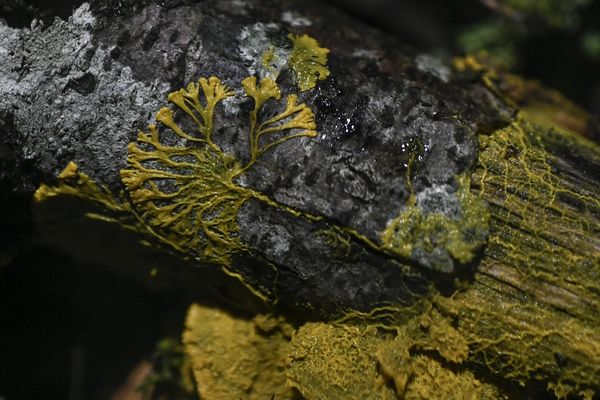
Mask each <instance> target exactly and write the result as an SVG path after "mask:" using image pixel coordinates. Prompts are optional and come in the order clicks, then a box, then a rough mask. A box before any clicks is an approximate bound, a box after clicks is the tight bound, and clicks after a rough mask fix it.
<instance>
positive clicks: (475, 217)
mask: <svg viewBox="0 0 600 400" xmlns="http://www.w3.org/2000/svg"><path fill="white" fill-rule="evenodd" d="M457 179H458V182H459V189H458V191H457V192H456V195H457V197H458V199H459V201H460V205H461V212H462V213H461V216H460V218H458V219H453V218H449V217H446V216H445V215H443V214H440V213H431V214H427V215H424V214H423V211H422V209H421V208H420V207H418V206H417V205H415V204H408V205H406V206H405V208H404V210H403V211H401V212H400V214H399V215H398V216H397V217H396V218H394V219H393V220H392V221H390V223H389V224H388V226H387V227H386V229H385V231H383V233H382V234H381V241H382V247H383V248H384V249H385V250H387V251H389V252H391V253H395V254H399V255H401V256H403V257H406V258H410V257H411V256H412V255H413V252H414V251H415V250H423V251H425V252H427V253H431V252H432V251H433V249H434V248H436V247H443V248H445V249H446V250H447V251H448V253H449V254H450V255H451V256H452V257H453V258H454V259H456V260H458V261H459V262H460V263H463V264H464V263H467V262H469V261H471V260H472V259H473V257H474V256H475V252H476V250H478V249H479V248H480V247H481V246H482V245H483V244H484V243H485V234H484V232H486V231H487V228H488V220H489V212H488V211H487V208H486V206H485V203H484V202H483V201H481V199H480V198H478V197H477V196H475V195H473V194H472V193H471V192H470V184H469V182H470V181H469V178H468V176H467V175H462V176H459V177H458V178H457Z"/></svg>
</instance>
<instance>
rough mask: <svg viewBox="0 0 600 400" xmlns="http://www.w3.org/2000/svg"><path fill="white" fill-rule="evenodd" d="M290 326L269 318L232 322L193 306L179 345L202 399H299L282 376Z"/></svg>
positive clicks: (223, 315)
mask: <svg viewBox="0 0 600 400" xmlns="http://www.w3.org/2000/svg"><path fill="white" fill-rule="evenodd" d="M291 332H292V327H291V326H290V325H289V324H287V323H286V322H285V321H283V320H281V319H278V318H276V317H273V316H268V315H258V316H256V317H255V318H254V319H253V320H245V319H242V318H236V317H234V316H232V315H229V314H227V313H226V312H224V311H220V310H217V309H213V308H208V307H203V306H200V305H192V306H191V307H190V309H189V311H188V315H187V320H186V330H185V333H184V335H183V342H184V345H185V349H186V353H187V354H188V355H189V357H190V362H191V365H192V370H193V373H194V377H195V379H196V383H197V387H198V391H199V395H200V398H202V399H206V400H211V399H215V400H221V399H249V400H265V399H271V398H275V399H282V400H286V399H288V400H291V399H298V396H297V394H296V392H295V391H294V390H293V389H292V388H291V387H290V386H288V385H287V383H286V377H285V374H284V372H283V368H284V363H283V360H284V354H285V352H286V351H287V347H288V345H289V340H290V336H291Z"/></svg>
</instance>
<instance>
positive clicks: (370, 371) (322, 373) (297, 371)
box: [286, 309, 501, 399]
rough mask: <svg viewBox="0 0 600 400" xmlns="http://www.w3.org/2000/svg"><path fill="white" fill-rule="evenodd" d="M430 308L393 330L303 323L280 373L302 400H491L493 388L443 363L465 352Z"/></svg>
mask: <svg viewBox="0 0 600 400" xmlns="http://www.w3.org/2000/svg"><path fill="white" fill-rule="evenodd" d="M459 337H460V334H458V332H457V331H456V330H455V329H454V328H452V327H451V326H450V323H449V321H448V320H447V319H446V318H445V317H442V316H441V315H440V314H439V313H438V312H437V311H435V310H434V309H429V311H426V312H425V313H424V314H423V315H422V316H421V317H418V316H417V317H413V318H412V319H410V320H409V321H408V322H407V323H405V324H403V325H401V326H400V325H399V326H396V327H393V326H387V328H385V329H381V328H377V327H376V326H375V325H372V324H368V323H367V324H359V325H347V324H326V323H308V324H306V325H304V326H303V327H301V328H300V329H299V330H298V331H297V332H296V333H295V334H294V336H293V337H292V342H291V345H290V347H289V353H288V356H287V370H286V373H287V375H288V378H289V380H290V383H291V384H292V385H293V386H294V387H296V388H298V390H299V391H300V392H301V393H302V395H303V396H304V397H305V398H307V399H397V398H402V399H497V398H500V397H501V396H500V393H499V392H498V390H497V389H496V388H495V387H494V386H492V385H489V384H484V383H482V382H480V381H479V380H477V379H476V378H475V377H474V376H473V375H472V374H471V373H470V372H464V371H460V368H459V367H456V368H455V369H456V370H458V372H457V371H455V370H453V369H449V368H448V367H447V366H444V365H443V364H442V363H440V362H439V361H437V360H434V359H433V358H431V357H430V356H428V355H426V354H425V353H421V352H422V351H435V352H438V354H440V355H441V356H442V358H444V359H446V360H447V361H449V362H457V363H460V362H461V361H463V360H464V359H466V356H467V351H468V348H467V347H466V342H465V341H464V339H460V338H459Z"/></svg>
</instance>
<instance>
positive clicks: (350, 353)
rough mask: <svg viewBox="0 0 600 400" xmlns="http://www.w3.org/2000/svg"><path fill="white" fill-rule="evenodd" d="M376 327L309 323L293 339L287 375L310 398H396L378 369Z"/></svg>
mask: <svg viewBox="0 0 600 400" xmlns="http://www.w3.org/2000/svg"><path fill="white" fill-rule="evenodd" d="M379 341H380V339H379V338H378V336H377V334H376V330H375V328H372V327H366V328H364V327H359V326H349V325H340V326H334V325H328V324H324V323H307V324H305V325H304V326H302V327H301V328H300V329H299V330H298V331H297V332H296V333H295V334H294V336H293V339H292V342H291V344H290V348H289V352H288V355H287V357H286V374H287V377H288V379H289V382H290V384H291V385H292V386H294V387H295V388H297V389H298V390H299V391H300V393H302V395H303V396H304V397H305V398H306V399H309V400H310V399H346V400H352V399H357V400H359V399H360V400H366V399H395V398H396V396H395V393H394V390H393V389H391V388H390V387H389V386H388V385H386V384H385V381H384V379H383V376H381V375H380V374H379V372H378V370H377V362H376V359H375V357H374V353H375V352H376V350H377V346H378V345H379Z"/></svg>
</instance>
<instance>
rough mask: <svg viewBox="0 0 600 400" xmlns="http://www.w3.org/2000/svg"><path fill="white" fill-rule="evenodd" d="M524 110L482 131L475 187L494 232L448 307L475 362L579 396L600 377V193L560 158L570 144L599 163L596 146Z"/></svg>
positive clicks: (520, 380) (564, 157)
mask: <svg viewBox="0 0 600 400" xmlns="http://www.w3.org/2000/svg"><path fill="white" fill-rule="evenodd" d="M528 115H529V113H521V114H520V115H519V117H518V118H517V119H516V120H515V121H514V122H513V124H511V125H510V126H508V127H506V128H504V129H501V130H498V131H496V132H494V133H493V134H492V135H491V136H490V137H484V138H482V139H485V140H482V141H481V150H480V154H479V158H478V163H477V165H476V167H475V170H474V172H473V176H472V186H473V187H474V188H475V189H476V190H477V191H478V192H479V195H480V196H482V198H484V199H485V200H487V201H488V203H489V204H490V213H491V215H492V218H491V220H490V239H489V244H488V246H487V248H486V251H485V255H484V258H483V259H482V263H481V265H480V266H479V271H480V274H478V275H477V277H476V278H477V279H476V281H475V283H474V284H473V285H471V287H470V288H468V289H467V290H466V291H464V292H461V293H459V294H457V295H456V296H455V298H454V299H452V303H453V304H452V306H451V308H452V309H454V310H457V311H458V317H457V320H458V321H459V323H458V331H459V332H460V333H461V335H463V336H464V337H465V338H466V340H467V341H468V343H469V347H470V349H471V356H470V359H471V360H472V361H474V362H477V363H480V364H481V365H482V366H484V367H485V368H487V369H488V370H489V371H490V372H492V373H493V374H497V375H500V376H503V377H504V378H506V379H509V380H512V381H514V382H518V383H520V384H522V385H525V384H527V383H528V382H529V381H531V380H539V381H542V382H547V383H548V388H549V389H550V390H553V391H554V392H555V394H556V395H557V396H558V397H559V398H566V397H569V396H583V397H585V396H586V393H588V392H589V391H590V390H592V391H593V389H592V388H597V387H598V382H600V367H599V366H600V330H599V329H598V327H599V326H600V312H599V306H598V301H597V299H598V297H597V296H598V293H600V283H599V281H598V276H600V252H598V249H599V248H600V236H599V235H598V232H600V193H599V188H598V187H597V186H594V185H593V184H592V183H590V181H588V180H587V179H586V178H585V174H586V171H585V170H583V171H577V169H578V168H586V167H585V166H584V165H582V166H571V167H569V166H568V165H567V164H564V163H565V161H564V160H569V158H568V154H569V152H571V151H575V153H574V154H577V152H579V153H580V154H585V159H586V160H587V161H586V162H587V163H590V165H599V164H600V148H599V147H598V146H597V145H596V144H594V143H592V142H589V141H587V140H586V139H585V138H583V137H581V136H580V135H579V134H577V133H575V132H574V131H572V130H570V129H564V128H556V127H554V126H553V125H552V123H551V122H550V121H551V120H545V123H544V124H543V125H544V126H539V125H538V124H537V123H532V122H531V120H530V119H529V118H528ZM538 118H541V117H539V116H538ZM535 120H536V121H537V119H535ZM547 148H551V149H552V152H549V151H548V150H547ZM555 152H557V153H558V154H559V155H558V156H557V155H554V154H555ZM567 162H568V161H567ZM565 168H566V169H565ZM569 168H574V170H570V169H569ZM589 172H591V171H589ZM578 174H580V175H578Z"/></svg>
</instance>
